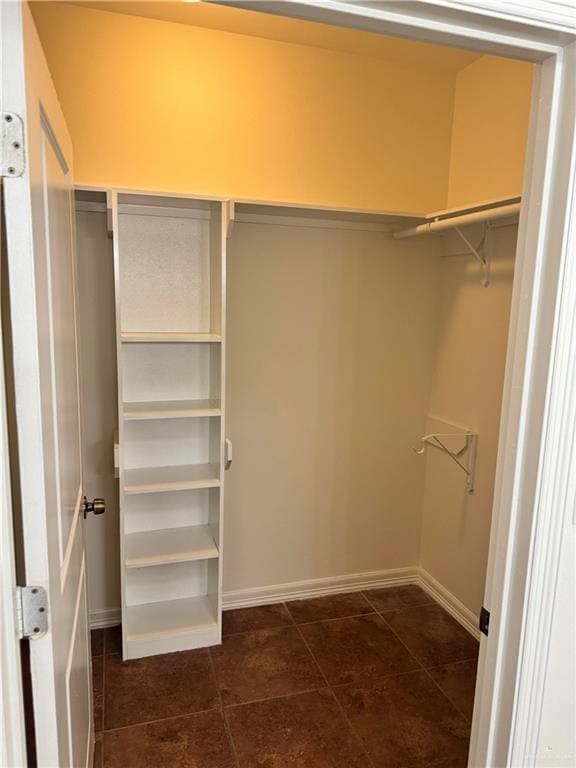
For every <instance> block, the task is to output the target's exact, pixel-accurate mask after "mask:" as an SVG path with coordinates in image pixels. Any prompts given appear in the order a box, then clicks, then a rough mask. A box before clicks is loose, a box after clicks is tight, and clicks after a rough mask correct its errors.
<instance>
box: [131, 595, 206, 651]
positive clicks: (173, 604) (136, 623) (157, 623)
mask: <svg viewBox="0 0 576 768" xmlns="http://www.w3.org/2000/svg"><path fill="white" fill-rule="evenodd" d="M126 612H127V619H128V621H127V625H128V626H127V633H126V634H127V640H128V642H130V641H131V640H145V639H148V638H155V637H156V638H159V637H163V636H166V635H173V634H182V633H186V632H192V631H194V630H202V631H205V630H207V629H212V628H215V627H216V626H217V620H216V615H215V612H214V608H213V605H212V603H211V601H210V599H209V598H208V597H207V596H206V595H201V596H199V597H187V598H181V599H180V600H165V601H163V602H159V603H144V604H143V605H130V606H128V607H127V611H126Z"/></svg>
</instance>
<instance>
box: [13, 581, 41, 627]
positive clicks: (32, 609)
mask: <svg viewBox="0 0 576 768" xmlns="http://www.w3.org/2000/svg"><path fill="white" fill-rule="evenodd" d="M16 619H17V625H18V636H19V637H20V638H24V637H42V635H44V634H46V632H47V631H48V595H47V594H46V590H45V589H44V588H43V587H16Z"/></svg>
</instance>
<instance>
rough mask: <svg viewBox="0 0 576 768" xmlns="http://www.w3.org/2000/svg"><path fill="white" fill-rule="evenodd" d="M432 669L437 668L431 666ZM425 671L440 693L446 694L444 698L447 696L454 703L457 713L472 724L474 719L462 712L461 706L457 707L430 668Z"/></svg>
mask: <svg viewBox="0 0 576 768" xmlns="http://www.w3.org/2000/svg"><path fill="white" fill-rule="evenodd" d="M431 669H436V667H431ZM424 672H426V674H427V675H428V677H429V678H430V680H432V682H433V683H434V685H435V686H436V688H438V690H439V691H440V693H441V694H442V695H443V696H444V698H445V699H447V700H448V701H449V702H450V704H451V705H452V707H453V708H454V709H455V710H456V712H457V713H458V714H459V715H460V716H461V717H463V718H464V720H465V722H466V723H467V724H468V725H470V724H471V723H472V719H469V718H468V717H467V716H466V715H465V714H464V712H462V710H461V709H460V707H457V706H456V704H455V703H454V702H453V701H452V699H451V698H450V697H449V696H448V694H447V693H446V691H444V690H443V689H442V688H441V686H440V683H438V682H437V681H436V680H435V679H434V678H433V677H432V675H431V674H430V670H428V669H425V670H424ZM474 692H476V691H474Z"/></svg>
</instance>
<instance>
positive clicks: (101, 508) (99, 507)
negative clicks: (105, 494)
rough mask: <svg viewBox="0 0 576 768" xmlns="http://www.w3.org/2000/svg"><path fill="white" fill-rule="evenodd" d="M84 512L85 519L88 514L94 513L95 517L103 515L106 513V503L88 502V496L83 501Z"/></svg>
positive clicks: (98, 500)
mask: <svg viewBox="0 0 576 768" xmlns="http://www.w3.org/2000/svg"><path fill="white" fill-rule="evenodd" d="M82 511H83V513H84V519H86V515H87V514H88V512H93V513H94V514H95V515H101V514H103V513H104V512H106V502H105V501H104V499H94V501H88V499H87V498H86V496H84V498H83V499H82Z"/></svg>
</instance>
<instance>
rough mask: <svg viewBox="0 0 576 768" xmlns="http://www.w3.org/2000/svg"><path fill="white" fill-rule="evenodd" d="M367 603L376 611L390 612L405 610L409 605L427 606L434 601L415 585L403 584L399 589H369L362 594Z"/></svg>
mask: <svg viewBox="0 0 576 768" xmlns="http://www.w3.org/2000/svg"><path fill="white" fill-rule="evenodd" d="M364 594H365V595H366V597H367V598H368V601H369V602H370V604H371V605H372V606H374V608H375V609H376V610H377V611H380V612H383V611H390V610H394V609H395V608H407V607H408V606H411V605H429V604H432V603H434V600H432V598H431V597H430V596H429V595H427V594H426V592H424V590H423V589H421V588H420V587H419V586H418V585H417V584H405V585H403V586H401V587H385V588H383V589H370V590H368V591H367V592H364Z"/></svg>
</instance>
